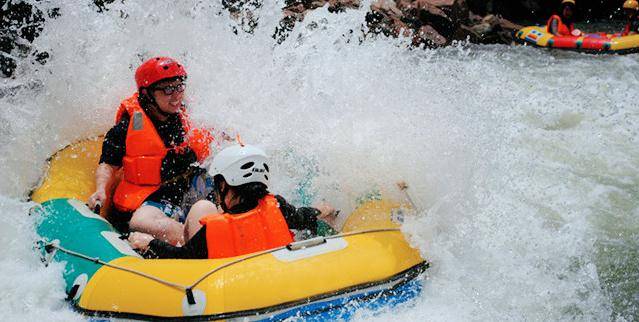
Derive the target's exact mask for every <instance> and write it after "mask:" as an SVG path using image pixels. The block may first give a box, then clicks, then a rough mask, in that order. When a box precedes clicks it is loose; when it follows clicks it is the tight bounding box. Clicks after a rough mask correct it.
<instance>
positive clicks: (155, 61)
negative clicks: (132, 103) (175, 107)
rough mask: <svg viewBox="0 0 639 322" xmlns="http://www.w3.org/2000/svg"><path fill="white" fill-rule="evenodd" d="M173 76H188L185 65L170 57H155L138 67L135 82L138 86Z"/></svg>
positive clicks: (145, 85)
mask: <svg viewBox="0 0 639 322" xmlns="http://www.w3.org/2000/svg"><path fill="white" fill-rule="evenodd" d="M173 77H186V70H184V66H182V65H181V64H180V63H178V62H177V61H176V60H175V59H173V58H169V57H153V58H151V59H149V60H147V61H145V62H144V63H142V65H140V67H138V69H137V70H136V71H135V83H136V84H137V85H138V88H142V87H148V86H149V85H151V84H153V83H155V82H157V81H160V80H163V79H166V78H173Z"/></svg>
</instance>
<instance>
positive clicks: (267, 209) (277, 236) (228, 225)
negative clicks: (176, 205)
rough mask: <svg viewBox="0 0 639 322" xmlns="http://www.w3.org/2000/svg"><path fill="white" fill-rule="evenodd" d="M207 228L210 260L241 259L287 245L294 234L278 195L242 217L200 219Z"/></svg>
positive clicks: (265, 199) (221, 215)
mask: <svg viewBox="0 0 639 322" xmlns="http://www.w3.org/2000/svg"><path fill="white" fill-rule="evenodd" d="M200 224H202V225H203V226H205V227H206V247H207V249H208V253H209V258H226V257H234V256H240V255H244V254H250V253H254V252H259V251H262V250H267V249H272V248H276V247H281V246H285V245H288V244H289V243H291V242H293V237H292V236H291V232H290V231H289V230H288V225H287V224H286V220H285V219H284V215H282V211H281V210H280V208H279V204H278V202H277V199H275V196H273V195H267V196H266V197H264V198H262V199H261V200H260V201H259V202H258V205H257V207H255V209H253V210H250V211H248V212H245V213H243V214H212V215H207V216H204V217H202V218H201V219H200Z"/></svg>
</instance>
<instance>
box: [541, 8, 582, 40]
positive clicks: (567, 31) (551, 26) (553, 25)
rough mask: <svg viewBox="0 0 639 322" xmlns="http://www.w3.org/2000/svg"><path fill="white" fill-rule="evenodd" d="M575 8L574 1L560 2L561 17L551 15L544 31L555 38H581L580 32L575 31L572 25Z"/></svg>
mask: <svg viewBox="0 0 639 322" xmlns="http://www.w3.org/2000/svg"><path fill="white" fill-rule="evenodd" d="M575 6H576V3H575V0H561V16H558V15H552V16H551V17H550V19H548V23H547V24H546V31H548V32H549V33H551V34H553V35H555V36H575V37H579V36H581V35H582V33H581V31H580V30H579V29H575V24H574V23H573V18H574V14H575Z"/></svg>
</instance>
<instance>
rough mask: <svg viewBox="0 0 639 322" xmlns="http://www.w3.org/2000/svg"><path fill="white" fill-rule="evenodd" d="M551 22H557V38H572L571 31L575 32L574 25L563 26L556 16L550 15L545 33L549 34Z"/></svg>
mask: <svg viewBox="0 0 639 322" xmlns="http://www.w3.org/2000/svg"><path fill="white" fill-rule="evenodd" d="M553 20H557V32H558V33H559V36H572V31H573V30H575V24H574V23H571V24H570V25H566V24H564V22H563V21H562V20H561V17H560V16H558V15H552V16H551V17H550V19H548V23H546V31H547V32H551V30H550V25H551V24H552V22H553Z"/></svg>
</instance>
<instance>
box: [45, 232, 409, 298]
mask: <svg viewBox="0 0 639 322" xmlns="http://www.w3.org/2000/svg"><path fill="white" fill-rule="evenodd" d="M397 231H400V229H399V228H380V229H369V230H361V231H353V232H349V233H342V234H338V235H333V236H327V237H317V238H313V239H309V240H303V241H299V242H293V243H290V244H288V245H286V246H282V247H277V248H273V249H269V250H265V251H262V252H258V253H253V254H250V255H248V256H245V257H241V258H238V259H236V260H234V261H231V262H228V263H226V264H224V265H221V266H218V267H216V268H214V269H212V270H210V271H208V272H207V273H205V274H204V275H202V276H201V277H200V278H198V279H197V280H195V282H194V283H192V284H191V285H181V284H177V283H173V282H170V281H167V280H165V279H162V278H159V277H156V276H153V275H150V274H147V273H144V272H140V271H138V270H134V269H130V268H127V267H122V266H119V265H114V264H110V263H107V262H105V261H103V260H101V259H100V258H99V257H91V256H88V255H85V254H82V253H79V252H75V251H72V250H69V249H66V248H64V247H62V246H60V245H59V243H57V242H47V241H46V240H40V241H38V248H40V249H44V251H45V252H46V253H47V254H49V256H48V259H47V261H46V264H47V265H48V262H49V261H50V260H51V259H52V258H53V255H55V251H61V252H63V253H65V254H68V255H71V256H74V257H77V258H81V259H84V260H87V261H90V262H93V263H95V264H99V265H103V266H106V267H110V268H113V269H118V270H121V271H125V272H129V273H131V274H135V275H138V276H141V277H144V278H148V279H150V280H152V281H155V282H158V283H160V284H163V285H166V286H169V287H173V288H176V289H179V290H181V291H184V292H185V293H186V298H187V301H188V303H189V304H190V305H194V304H195V297H194V296H193V288H195V287H196V286H197V285H198V284H200V283H201V282H202V281H204V280H205V279H206V278H208V277H209V276H211V275H213V274H215V273H216V272H219V271H221V270H222V269H224V268H227V267H230V266H233V265H236V264H239V263H241V262H244V261H247V260H249V259H252V258H256V257H260V256H263V255H266V254H271V253H274V252H276V251H279V250H282V249H289V250H291V251H295V250H299V249H304V248H308V247H313V246H317V245H320V244H324V243H326V240H328V239H335V238H343V237H348V236H355V235H364V234H370V233H379V232H397ZM296 245H302V246H301V247H296Z"/></svg>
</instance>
